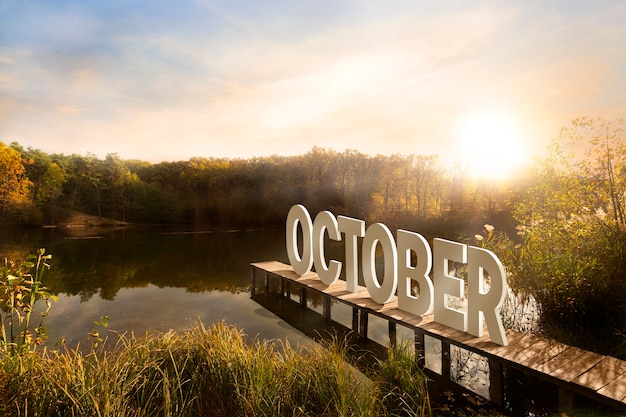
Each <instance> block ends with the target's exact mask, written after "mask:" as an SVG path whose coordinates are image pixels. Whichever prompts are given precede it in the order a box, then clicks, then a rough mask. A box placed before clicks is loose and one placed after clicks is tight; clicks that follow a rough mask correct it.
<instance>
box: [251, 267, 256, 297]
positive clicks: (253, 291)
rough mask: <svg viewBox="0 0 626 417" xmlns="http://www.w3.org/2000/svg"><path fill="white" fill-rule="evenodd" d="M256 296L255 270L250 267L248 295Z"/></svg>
mask: <svg viewBox="0 0 626 417" xmlns="http://www.w3.org/2000/svg"><path fill="white" fill-rule="evenodd" d="M255 294H256V268H255V267H254V266H253V267H252V285H251V286H250V295H251V296H254V295H255Z"/></svg>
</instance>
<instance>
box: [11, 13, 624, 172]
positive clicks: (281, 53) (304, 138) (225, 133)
mask: <svg viewBox="0 0 626 417" xmlns="http://www.w3.org/2000/svg"><path fill="white" fill-rule="evenodd" d="M556 5H557V6H558V7H557V6H550V7H548V6H545V5H543V4H539V3H536V4H535V3H527V2H525V3H522V2H515V1H510V2H505V3H498V5H497V6H493V5H483V6H476V5H465V4H464V5H452V3H448V2H438V3H433V4H428V5H424V4H422V3H416V2H412V1H406V2H403V1H398V2H394V3H388V2H387V3H379V2H358V3H357V2H352V1H332V2H321V3H318V2H301V3H297V2H294V3H289V4H283V3H282V2H268V3H266V2H264V3H263V6H261V5H260V4H259V3H255V2H217V1H193V2H182V3H180V2H177V3H169V2H157V3H156V4H151V5H150V7H145V5H142V4H141V3H136V2H130V3H128V4H127V5H126V6H125V7H124V8H120V6H119V5H115V4H113V3H102V4H100V3H98V4H97V5H94V4H91V3H72V2H68V3H61V5H60V6H51V5H50V4H49V3H44V2H31V3H28V5H26V6H23V7H14V8H12V9H11V11H12V14H13V17H14V18H13V19H8V18H6V17H4V18H2V17H0V27H2V29H0V38H1V39H3V42H2V43H0V97H2V98H1V99H0V109H1V111H2V113H1V114H0V118H1V120H2V124H0V138H2V139H3V140H4V138H5V137H7V136H10V137H11V140H13V137H15V139H18V140H20V141H24V142H25V144H26V145H29V144H31V143H33V144H34V145H35V146H41V144H42V143H44V144H45V145H46V147H47V149H48V150H51V149H52V148H55V150H56V151H62V150H63V149H72V150H73V151H74V150H76V151H78V152H80V151H81V150H85V151H86V150H89V151H92V152H100V151H99V150H100V149H102V152H104V153H109V152H118V153H119V154H120V155H121V156H122V157H129V158H130V157H134V158H141V159H148V160H152V161H158V160H160V159H170V158H177V159H187V158H189V157H191V156H194V155H202V156H211V155H215V156H244V157H248V156H253V155H264V154H271V153H281V154H293V153H299V152H302V151H303V150H304V151H306V150H308V149H310V148H311V147H312V146H313V145H319V146H328V147H333V148H335V149H345V148H351V149H359V150H362V151H366V152H369V153H378V152H384V153H395V152H407V153H408V152H416V153H437V152H448V151H449V150H450V148H451V146H453V144H454V140H455V138H454V135H455V132H456V128H455V126H454V125H455V123H457V122H458V120H460V119H462V118H463V116H464V114H465V113H468V112H470V111H471V110H474V109H476V108H480V107H500V108H506V109H508V111H509V112H510V113H512V114H514V115H515V117H516V118H518V119H522V120H524V121H525V123H521V124H522V125H528V126H531V127H532V128H531V127H528V128H527V132H526V133H527V134H528V135H529V137H536V138H538V139H542V140H544V141H545V140H546V137H551V135H552V134H555V133H556V132H557V131H558V128H559V127H560V126H562V125H563V124H565V123H567V122H568V121H569V119H571V118H572V117H575V116H579V115H581V113H582V114H587V113H589V112H592V111H600V112H617V111H620V110H621V111H624V110H625V105H624V88H623V86H624V85H626V83H625V82H624V81H625V80H624V74H626V72H625V71H624V69H625V68H626V61H625V60H626V58H624V57H625V56H626V54H624V53H623V52H624V51H623V49H624V46H623V45H622V42H621V40H622V39H624V38H626V32H625V31H626V29H624V26H623V25H622V24H621V23H619V22H621V21H622V20H621V18H623V17H625V16H626V9H625V6H622V5H621V4H619V3H610V2H609V3H605V4H601V5H600V6H593V7H592V6H588V7H587V6H586V7H583V8H577V7H570V6H569V3H567V4H566V3H556ZM561 5H564V6H563V7H560V6H561ZM18 22H19V23H18ZM35 23H36V24H35ZM33 27H37V28H38V30H36V31H33V30H31V29H29V28H33ZM9 34H10V36H9ZM65 143H67V147H64V145H63V144H65ZM537 143H539V142H537ZM172 144H176V146H174V147H173V148H172ZM381 144H382V145H381ZM68 147H69V148H68Z"/></svg>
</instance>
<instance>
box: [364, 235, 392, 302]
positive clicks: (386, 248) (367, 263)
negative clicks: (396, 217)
mask: <svg viewBox="0 0 626 417" xmlns="http://www.w3.org/2000/svg"><path fill="white" fill-rule="evenodd" d="M377 243H380V245H381V246H382V248H383V257H384V259H385V276H384V279H383V283H382V284H380V281H378V278H377V276H376V244H377ZM397 261H398V254H397V252H396V245H395V242H394V241H393V235H392V234H391V232H390V231H389V229H388V228H387V226H385V225H384V224H382V223H375V224H373V225H371V226H370V227H368V228H367V232H366V233H365V238H364V239H363V281H365V286H366V287H367V290H368V291H369V293H370V295H371V296H372V299H373V300H374V301H376V302H377V303H380V304H385V303H387V302H389V300H390V299H391V297H392V296H393V295H394V294H395V292H396V287H397V286H398V278H397V277H398V263H397Z"/></svg>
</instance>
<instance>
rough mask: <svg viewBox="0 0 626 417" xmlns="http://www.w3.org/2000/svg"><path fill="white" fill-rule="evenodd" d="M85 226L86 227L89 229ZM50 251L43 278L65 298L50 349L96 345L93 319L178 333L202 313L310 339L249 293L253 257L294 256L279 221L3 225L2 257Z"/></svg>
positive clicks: (52, 322) (52, 325) (58, 306)
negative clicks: (195, 225) (172, 226)
mask: <svg viewBox="0 0 626 417" xmlns="http://www.w3.org/2000/svg"><path fill="white" fill-rule="evenodd" d="M87 232H88V231H87ZM37 248H46V250H47V252H48V253H50V254H52V256H53V258H52V261H51V268H50V270H49V271H47V272H46V273H45V275H44V284H45V285H46V286H47V287H48V288H50V289H51V291H52V292H53V293H54V294H58V296H59V300H58V302H56V303H53V305H52V309H51V311H50V315H49V316H48V317H46V320H45V322H44V325H45V326H46V327H47V328H48V341H47V346H49V347H52V346H54V344H55V343H57V342H59V341H60V340H61V339H65V342H66V344H67V345H68V346H75V345H76V344H77V343H81V344H82V345H85V343H87V344H89V342H88V339H89V336H88V333H89V332H91V330H92V329H94V328H95V329H98V330H100V332H101V335H103V336H105V335H107V334H108V335H109V336H111V337H112V336H113V333H110V332H103V328H102V327H97V326H95V325H94V322H95V321H97V320H99V319H100V318H101V317H102V316H109V327H108V328H109V329H111V330H115V331H117V332H129V331H134V332H135V334H143V333H144V332H146V331H168V330H170V329H173V330H176V331H180V330H184V329H187V328H190V327H192V326H193V325H194V324H195V323H197V321H198V320H201V321H202V322H203V323H204V324H207V325H208V324H210V323H212V322H216V321H222V320H223V321H225V322H226V323H228V324H232V325H237V326H238V327H241V328H243V330H244V332H245V333H246V334H247V335H249V336H258V337H260V338H263V339H282V340H288V341H289V342H290V343H291V344H294V345H295V344H298V343H307V342H308V338H307V337H306V336H304V335H303V334H302V333H301V332H299V331H298V330H296V329H294V328H293V327H291V326H289V325H288V324H286V322H284V321H283V320H281V319H280V318H278V317H277V316H275V315H273V314H272V313H270V312H269V311H268V310H266V309H265V308H263V307H261V306H260V305H259V304H257V303H256V302H255V301H253V300H252V299H251V298H250V291H249V285H250V279H251V278H250V277H251V268H250V265H249V264H250V262H254V261H264V260H278V261H282V262H288V261H287V252H286V249H285V232H284V230H283V229H281V228H275V229H264V230H249V231H220V232H217V231H184V230H183V231H181V230H167V229H165V230H164V229H146V228H127V229H123V230H116V231H109V232H106V233H103V234H100V235H95V236H92V235H89V233H86V231H85V230H74V231H72V230H67V229H36V230H35V229H32V230H23V229H15V230H0V255H2V256H3V257H4V256H8V257H9V258H10V259H15V258H16V257H17V258H21V259H23V257H24V256H25V255H26V254H28V253H33V251H35V250H36V249H37Z"/></svg>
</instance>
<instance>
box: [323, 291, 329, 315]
mask: <svg viewBox="0 0 626 417" xmlns="http://www.w3.org/2000/svg"><path fill="white" fill-rule="evenodd" d="M324 319H325V320H327V321H328V320H330V297H329V296H327V295H325V296H324Z"/></svg>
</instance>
